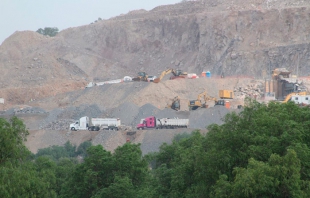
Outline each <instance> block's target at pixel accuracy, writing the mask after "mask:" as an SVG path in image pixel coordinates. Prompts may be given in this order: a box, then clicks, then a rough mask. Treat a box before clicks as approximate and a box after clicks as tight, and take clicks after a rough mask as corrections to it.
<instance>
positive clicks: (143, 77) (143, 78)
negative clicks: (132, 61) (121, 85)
mask: <svg viewBox="0 0 310 198" xmlns="http://www.w3.org/2000/svg"><path fill="white" fill-rule="evenodd" d="M147 77H148V75H147V73H145V72H139V73H138V76H137V77H135V78H133V79H132V80H133V81H146V82H147Z"/></svg>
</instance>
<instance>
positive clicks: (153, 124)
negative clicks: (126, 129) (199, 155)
mask: <svg viewBox="0 0 310 198" xmlns="http://www.w3.org/2000/svg"><path fill="white" fill-rule="evenodd" d="M188 126H189V119H179V118H155V117H154V116H150V117H147V118H144V119H141V121H140V123H139V124H138V125H137V129H141V130H142V129H145V128H156V129H174V128H187V127H188Z"/></svg>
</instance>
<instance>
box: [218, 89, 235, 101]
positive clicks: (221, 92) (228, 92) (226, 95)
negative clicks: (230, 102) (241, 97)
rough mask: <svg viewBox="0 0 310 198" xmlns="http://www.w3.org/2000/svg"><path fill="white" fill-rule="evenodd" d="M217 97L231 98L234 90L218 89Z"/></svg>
mask: <svg viewBox="0 0 310 198" xmlns="http://www.w3.org/2000/svg"><path fill="white" fill-rule="evenodd" d="M219 97H220V98H222V99H233V98H234V92H233V91H232V90H219Z"/></svg>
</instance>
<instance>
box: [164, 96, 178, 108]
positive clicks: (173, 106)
mask: <svg viewBox="0 0 310 198" xmlns="http://www.w3.org/2000/svg"><path fill="white" fill-rule="evenodd" d="M167 107H168V108H171V109H174V110H176V111H179V110H180V108H181V106H180V98H179V96H176V97H174V98H173V99H172V103H171V104H170V105H167Z"/></svg>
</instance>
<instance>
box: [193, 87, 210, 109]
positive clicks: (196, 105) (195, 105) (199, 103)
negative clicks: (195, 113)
mask: <svg viewBox="0 0 310 198" xmlns="http://www.w3.org/2000/svg"><path fill="white" fill-rule="evenodd" d="M201 98H202V99H203V100H204V101H203V102H202V99H201ZM206 98H207V92H206V91H204V92H203V93H201V94H199V95H198V97H197V100H190V101H188V108H189V110H196V109H198V108H199V107H200V108H207V107H208V106H207V105H206V102H207V100H206Z"/></svg>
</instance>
